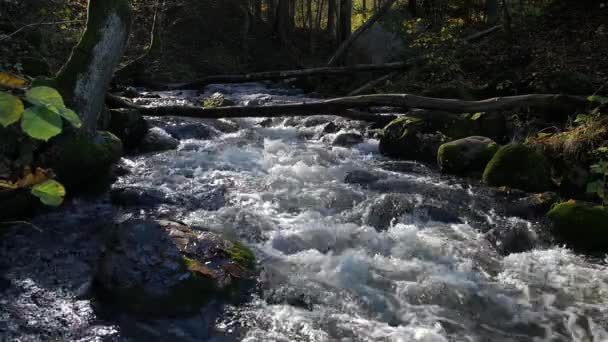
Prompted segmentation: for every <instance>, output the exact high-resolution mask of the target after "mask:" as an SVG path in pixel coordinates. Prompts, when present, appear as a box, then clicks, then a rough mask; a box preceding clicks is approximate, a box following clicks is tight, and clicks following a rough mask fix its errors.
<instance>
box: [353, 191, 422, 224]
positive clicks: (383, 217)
mask: <svg viewBox="0 0 608 342" xmlns="http://www.w3.org/2000/svg"><path fill="white" fill-rule="evenodd" d="M414 206H415V205H414V203H413V202H412V200H411V198H410V197H409V196H406V195H403V194H384V195H382V196H380V197H378V198H376V199H375V200H374V201H373V202H372V203H371V204H370V205H369V206H368V207H367V208H366V210H365V212H364V213H363V216H362V223H363V224H365V225H368V226H371V227H374V228H376V230H379V231H381V230H386V229H388V227H389V226H390V225H391V222H392V221H393V220H394V219H398V218H399V217H401V216H403V215H404V214H406V213H411V212H412V211H413V209H414Z"/></svg>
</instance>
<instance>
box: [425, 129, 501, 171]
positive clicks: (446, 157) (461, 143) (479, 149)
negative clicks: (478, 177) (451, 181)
mask: <svg viewBox="0 0 608 342" xmlns="http://www.w3.org/2000/svg"><path fill="white" fill-rule="evenodd" d="M498 148H499V147H498V145H497V144H496V143H495V142H494V141H493V140H492V139H490V138H486V137H480V136H472V137H467V138H463V139H458V140H454V141H451V142H448V143H445V144H443V145H441V146H440V147H439V150H438V151H437V163H438V164H439V169H440V170H441V172H444V173H449V174H455V175H468V174H474V173H478V174H481V172H482V171H483V170H484V168H485V167H486V165H487V164H488V162H489V161H490V160H491V159H492V157H493V156H494V154H495V153H496V152H497V151H498Z"/></svg>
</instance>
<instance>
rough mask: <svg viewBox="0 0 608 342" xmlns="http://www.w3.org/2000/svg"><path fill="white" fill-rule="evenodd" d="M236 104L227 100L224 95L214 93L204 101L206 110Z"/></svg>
mask: <svg viewBox="0 0 608 342" xmlns="http://www.w3.org/2000/svg"><path fill="white" fill-rule="evenodd" d="M234 104H235V103H234V101H231V100H229V99H227V98H226V96H224V94H222V93H213V94H212V95H211V96H209V97H208V98H206V99H205V100H204V101H203V107H205V108H216V107H227V106H234Z"/></svg>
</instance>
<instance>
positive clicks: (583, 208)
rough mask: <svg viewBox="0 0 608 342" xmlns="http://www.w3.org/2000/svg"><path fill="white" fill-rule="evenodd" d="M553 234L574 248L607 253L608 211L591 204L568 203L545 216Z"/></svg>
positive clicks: (572, 201) (560, 205)
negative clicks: (550, 223) (551, 225)
mask: <svg viewBox="0 0 608 342" xmlns="http://www.w3.org/2000/svg"><path fill="white" fill-rule="evenodd" d="M547 217H548V218H549V220H551V222H552V223H553V230H554V233H555V234H556V235H557V236H558V237H560V238H562V239H564V240H565V241H566V242H567V243H569V244H570V245H572V246H573V247H576V248H581V249H585V250H590V251H603V252H606V251H608V209H606V208H605V207H603V206H598V205H595V204H591V203H586V202H580V201H574V200H571V201H568V202H564V203H560V204H558V205H556V206H555V207H553V209H551V211H549V213H548V214H547Z"/></svg>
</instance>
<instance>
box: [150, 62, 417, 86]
mask: <svg viewBox="0 0 608 342" xmlns="http://www.w3.org/2000/svg"><path fill="white" fill-rule="evenodd" d="M416 61H417V59H413V60H411V61H407V62H395V63H386V64H359V65H353V66H347V67H320V68H311V69H299V70H279V71H264V72H258V73H250V74H243V75H216V76H208V77H205V78H203V79H200V80H197V81H194V82H189V83H181V84H175V85H171V86H169V87H161V89H198V88H202V87H204V86H206V85H209V84H213V83H243V82H253V81H278V80H284V79H288V78H298V77H307V76H327V75H350V74H352V73H355V72H368V71H385V70H404V69H407V68H409V67H411V66H413V65H414V64H415V63H416Z"/></svg>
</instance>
